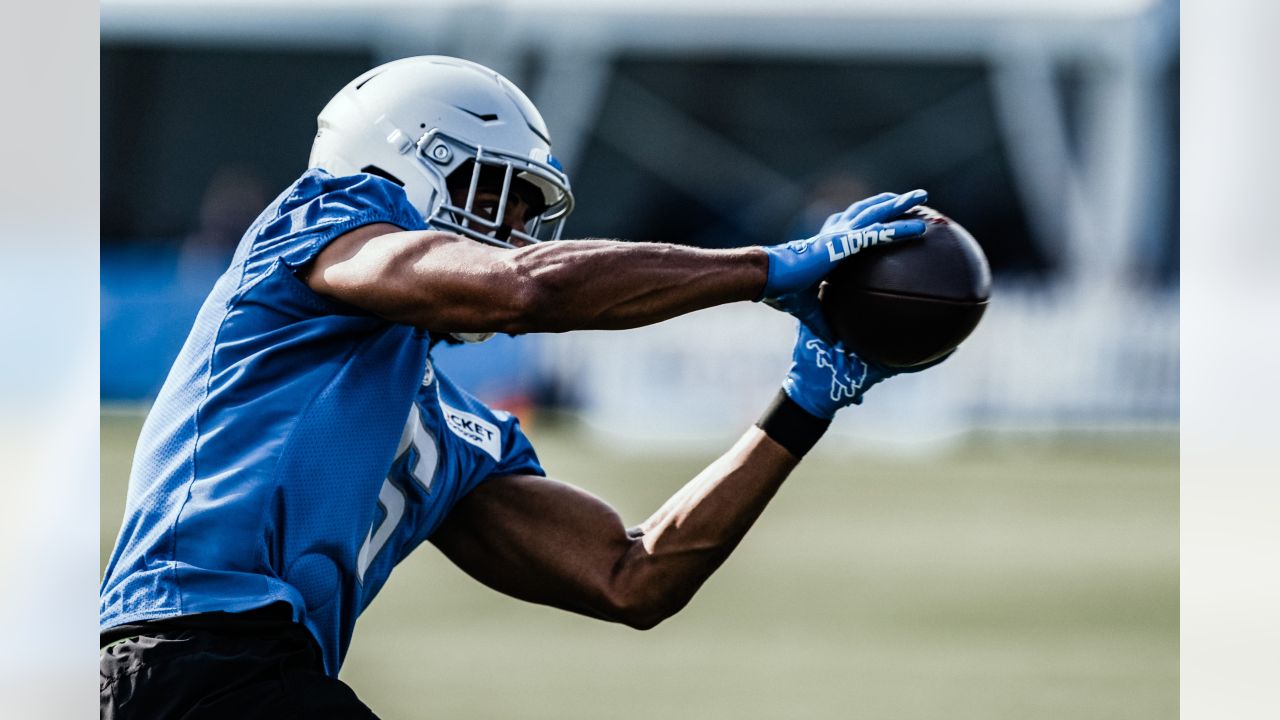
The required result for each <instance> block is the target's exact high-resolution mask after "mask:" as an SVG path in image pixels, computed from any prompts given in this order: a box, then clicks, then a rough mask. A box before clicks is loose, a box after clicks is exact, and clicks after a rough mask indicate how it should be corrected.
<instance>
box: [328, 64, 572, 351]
mask: <svg viewBox="0 0 1280 720" xmlns="http://www.w3.org/2000/svg"><path fill="white" fill-rule="evenodd" d="M318 125H319V129H318V131H317V132H316V137H315V141H314V142H313V143H312V145H311V159H310V161H309V167H318V168H322V169H324V170H326V171H328V172H330V173H332V174H334V175H353V174H355V173H361V172H364V173H372V174H375V175H380V176H382V177H385V178H387V179H389V180H391V181H393V182H395V183H397V184H399V185H402V186H403V187H404V189H405V193H406V194H407V195H408V198H409V202H411V203H413V206H414V207H415V208H417V209H418V211H419V212H420V213H422V217H423V219H424V220H425V221H426V222H427V223H428V224H429V225H431V226H433V227H436V228H438V229H444V230H450V231H452V232H456V233H458V234H461V235H465V236H467V237H470V238H474V239H476V240H479V241H481V242H486V243H490V244H493V245H499V246H503V247H512V245H511V244H510V243H509V242H507V241H508V240H509V239H511V238H513V237H514V238H519V239H520V240H523V241H525V242H538V241H539V240H543V239H546V240H555V239H558V238H559V237H560V233H561V231H562V230H563V228H564V220H565V218H566V217H568V215H569V213H570V212H571V211H572V210H573V193H572V192H571V191H570V189H569V178H568V177H567V176H566V175H565V173H564V169H563V168H562V167H561V166H560V163H559V162H558V161H557V160H556V159H555V157H554V156H552V154H551V139H550V136H549V134H548V133H547V127H546V124H545V123H544V122H543V120H542V115H541V114H539V113H538V110H537V108H535V107H534V106H533V103H532V102H530V101H529V98H528V97H526V96H525V94H524V93H523V92H521V91H520V89H519V88H517V87H516V86H515V85H514V84H512V83H511V82H510V81H509V80H507V79H506V78H504V77H502V76H501V75H499V74H498V73H496V72H494V71H493V70H490V69H489V68H486V67H484V66H483V65H478V64H476V63H473V62H469V61H466V60H459V59H457V58H451V57H445V56H442V55H424V56H420V57H409V58H404V59H402V60H396V61H394V62H389V63H386V64H384V65H379V66H378V67H376V68H373V69H372V70H369V71H368V72H366V73H364V74H363V75H361V76H360V77H357V78H356V79H355V80H352V81H351V82H350V83H348V84H347V86H346V87H344V88H342V90H341V91H339V92H338V94H337V95H335V96H334V97H333V99H332V100H330V101H329V104H328V105H325V107H324V109H323V110H321V111H320V116H319V118H318ZM459 170H461V174H460V175H459V176H458V177H456V178H453V179H452V181H450V175H452V174H453V173H454V172H455V171H459ZM482 174H483V175H485V176H486V178H488V177H500V178H501V181H502V194H501V199H500V200H499V201H498V207H497V211H496V215H495V217H494V218H492V219H490V218H486V217H484V216H482V215H480V214H479V213H477V212H475V200H476V189H477V186H478V184H479V183H480V179H481V176H482ZM517 181H524V182H523V183H520V182H517ZM463 183H465V186H466V187H467V188H468V191H467V197H466V201H465V202H464V203H463V204H462V205H457V204H455V202H454V201H453V200H452V199H451V197H450V193H449V185H450V184H452V185H454V186H455V187H460V186H462V184H463ZM524 183H528V185H525V184H524ZM522 189H524V190H526V195H527V196H528V195H533V196H536V197H532V198H529V199H531V200H532V202H530V203H529V204H530V205H531V206H533V207H534V212H535V213H536V214H535V215H534V216H533V217H530V218H528V219H527V220H526V222H525V230H524V231H520V230H515V229H513V228H512V227H511V224H509V223H506V222H504V217H503V216H504V215H505V213H506V205H507V198H508V195H509V193H511V192H519V191H521V190H522ZM528 190H533V191H534V192H532V193H529V192H527V191H528ZM455 336H456V337H459V338H460V339H464V340H468V341H471V342H476V341H479V340H481V339H488V335H484V336H483V337H482V334H479V333H455Z"/></svg>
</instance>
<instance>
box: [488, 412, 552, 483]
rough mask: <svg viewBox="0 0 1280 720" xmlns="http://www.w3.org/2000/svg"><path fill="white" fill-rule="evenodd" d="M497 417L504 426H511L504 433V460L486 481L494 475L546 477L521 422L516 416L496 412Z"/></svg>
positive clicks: (495, 467)
mask: <svg viewBox="0 0 1280 720" xmlns="http://www.w3.org/2000/svg"><path fill="white" fill-rule="evenodd" d="M495 415H498V417H499V419H500V420H502V421H503V423H504V424H508V423H509V425H508V427H507V428H505V429H504V431H503V433H502V437H503V443H502V459H501V460H500V461H499V462H498V464H497V465H496V466H494V468H493V472H491V473H489V474H488V476H486V479H487V478H488V477H493V476H494V475H539V476H545V475H546V474H547V472H546V471H545V470H543V469H542V463H541V461H539V460H538V454H537V453H536V452H535V451H534V449H533V443H531V442H529V438H528V436H526V435H525V434H524V431H523V430H522V429H521V428H520V421H519V420H518V419H516V417H515V416H514V415H511V414H509V413H505V412H496V413H495Z"/></svg>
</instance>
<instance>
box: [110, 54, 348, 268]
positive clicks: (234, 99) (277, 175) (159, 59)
mask: <svg viewBox="0 0 1280 720" xmlns="http://www.w3.org/2000/svg"><path fill="white" fill-rule="evenodd" d="M101 60H102V110H101V121H102V164H101V168H102V169H101V173H102V237H103V241H104V242H105V243H112V242H116V241H122V240H138V239H151V238H162V237H177V236H181V235H184V234H186V233H188V232H191V231H192V230H193V229H195V225H196V224H197V223H198V222H199V216H200V213H201V207H200V206H201V203H202V200H203V199H204V198H205V197H206V191H207V189H208V188H209V187H210V184H211V183H214V182H216V178H217V177H218V176H219V173H220V172H221V173H222V174H223V175H224V176H225V174H226V173H227V171H228V169H230V170H231V171H233V172H236V173H239V174H240V175H242V176H244V177H248V178H252V179H253V181H254V182H258V183H260V184H261V185H262V186H263V187H264V189H265V192H266V193H267V194H268V199H270V197H274V196H275V195H276V193H278V192H279V191H281V190H283V189H284V188H285V187H287V186H288V185H289V183H291V182H292V181H293V180H294V178H295V177H296V176H297V175H298V174H300V173H301V172H302V171H303V170H304V169H305V168H306V164H307V155H308V153H309V151H310V147H311V138H312V136H313V135H314V134H315V119H316V115H317V114H318V113H319V112H320V109H321V108H322V107H324V104H325V103H326V102H327V101H328V100H329V98H330V97H331V96H332V95H333V94H334V92H336V91H337V90H338V89H339V88H341V87H342V86H343V85H344V84H346V83H347V81H349V80H350V79H351V78H353V77H355V76H356V75H358V74H360V73H361V72H363V71H364V70H366V69H367V68H368V67H369V65H370V64H371V63H372V56H371V54H369V53H363V52H349V51H348V52H343V51H339V52H334V51H331V50H319V49H317V50H288V51H266V50H259V49H244V48H231V47H217V48H214V47H180V46H170V45H146V46H139V45H114V44H104V45H103V46H102V54H101ZM242 229H243V228H242Z"/></svg>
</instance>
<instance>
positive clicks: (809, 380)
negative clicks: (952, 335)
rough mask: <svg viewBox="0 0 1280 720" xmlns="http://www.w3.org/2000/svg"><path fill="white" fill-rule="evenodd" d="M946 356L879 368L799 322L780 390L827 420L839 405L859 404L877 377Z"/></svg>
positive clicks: (808, 411) (891, 375) (925, 366)
mask: <svg viewBox="0 0 1280 720" xmlns="http://www.w3.org/2000/svg"><path fill="white" fill-rule="evenodd" d="M953 352H954V351H953ZM949 357H951V353H948V354H947V355H944V356H942V357H941V358H938V359H937V360H934V361H932V362H929V363H926V364H924V365H921V366H919V367H912V368H902V369H899V368H888V367H883V366H881V365H877V364H875V363H869V362H864V361H863V360H862V359H861V358H859V357H858V356H857V355H854V354H853V353H851V352H849V351H848V350H846V349H845V347H844V343H841V342H836V343H834V344H832V343H829V342H827V341H826V340H823V339H822V338H820V337H818V336H817V335H816V334H814V331H813V330H811V329H809V327H807V326H805V325H804V324H803V323H801V324H800V332H799V335H798V337H797V338H796V345H795V348H794V349H793V350H792V351H791V369H790V371H788V372H787V378H786V379H785V380H783V381H782V390H783V392H785V393H786V394H787V397H789V398H791V400H792V401H793V402H795V404H797V405H799V406H800V407H802V408H804V410H805V412H807V413H809V414H810V415H813V416H814V417H818V418H822V419H823V420H830V419H831V418H833V417H835V414H836V411H837V410H839V409H840V408H842V407H847V406H849V405H860V404H862V395H863V393H865V392H866V391H867V390H869V389H871V386H872V385H875V384H876V383H878V382H880V381H881V380H884V379H886V378H890V377H893V376H894V375H897V374H899V373H913V372H919V371H921V370H926V369H928V368H931V367H933V366H934V365H937V364H938V363H940V362H942V361H943V360H946V359H947V358H949Z"/></svg>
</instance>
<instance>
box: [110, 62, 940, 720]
mask: <svg viewBox="0 0 1280 720" xmlns="http://www.w3.org/2000/svg"><path fill="white" fill-rule="evenodd" d="M924 199H925V194H924V193H923V192H922V191H915V192H912V193H908V194H904V195H898V194H892V193H885V194H882V195H878V196H876V197H873V198H868V199H866V200H863V201H860V202H858V203H855V204H854V205H852V206H851V207H850V208H849V209H848V210H847V211H845V212H842V213H839V214H837V215H833V216H832V217H831V218H830V219H829V220H828V222H827V224H826V226H825V227H824V228H823V230H822V232H821V233H820V234H819V235H818V236H816V237H814V238H810V239H808V240H804V241H797V242H792V243H787V244H784V245H777V246H770V247H749V248H743V249H735V250H702V249H694V248H688V247H681V246H677V245H669V244H660V243H631V242H618V241H610V240H579V241H573V242H539V241H540V240H555V239H557V238H559V237H560V233H561V229H562V227H563V223H564V220H565V218H566V217H567V216H568V215H569V213H570V211H571V210H572V209H573V195H572V193H571V192H570V188H569V181H568V178H567V177H566V175H565V173H564V170H563V169H562V168H561V167H560V164H559V163H558V162H557V161H556V159H555V157H554V156H552V154H551V147H550V140H549V137H548V133H547V128H546V127H545V125H544V124H543V121H542V118H541V116H540V115H539V113H538V111H537V110H536V109H535V108H534V106H533V104H532V103H531V102H530V101H529V100H528V98H526V97H525V95H524V94H523V93H521V91H520V90H519V89H517V88H516V87H515V86H514V85H512V84H511V83H510V82H508V81H507V80H506V79H504V78H503V77H502V76H500V75H498V74H497V73H495V72H493V71H491V70H489V69H487V68H484V67H482V66H479V65H476V64H474V63H470V62H466V61H463V60H457V59H453V58H447V57H438V56H429V57H414V58H407V59H403V60H399V61H396V62H392V63H388V64H386V65H383V66H380V67H377V68H374V69H373V70H370V71H368V72H366V73H365V74H363V75H361V76H360V77H358V78H356V79H355V80H353V81H352V82H351V83H350V84H348V85H347V86H346V87H345V88H343V89H342V90H341V92H339V93H338V94H337V95H336V96H335V97H334V98H333V99H332V100H331V101H330V102H329V104H328V105H327V106H326V107H325V108H324V110H323V111H322V112H321V113H320V116H319V131H318V133H317V134H316V137H315V142H314V145H313V148H312V153H311V160H310V169H308V170H307V171H306V172H305V173H304V174H303V175H302V176H301V177H300V178H299V179H298V180H297V182H295V183H294V184H293V185H292V186H290V187H289V188H288V189H286V190H285V191H284V192H282V193H281V194H280V195H279V197H277V198H276V199H275V200H274V201H273V202H272V203H271V204H270V205H269V206H268V207H267V208H266V209H265V210H264V211H263V213H262V214H261V215H260V216H259V217H258V219H257V220H256V221H255V222H254V223H253V225H252V226H251V227H250V228H249V229H248V231H247V232H246V233H245V235H244V238H243V239H242V240H241V242H240V245H239V247H238V249H237V250H236V253H235V256H234V258H233V260H232V262H231V265H230V267H229V268H228V269H227V271H226V272H225V273H224V274H223V275H222V276H221V278H220V279H219V280H218V282H217V284H216V285H215V287H214V288H213V290H212V292H211V293H210V294H209V297H208V299H207V300H206V301H205V303H204V305H203V307H202V308H201V309H200V312H199V314H198V316H197V318H196V320H195V324H194V327H193V328H192V330H191V333H190V335H189V337H188V338H187V341H186V343H185V345H184V346H183V348H182V351H181V353H180V354H179V356H178V358H177V360H176V361H175V362H174V364H173V367H172V369H171V371H170V373H169V376H168V378H167V380H166V382H165V384H164V387H163V388H162V390H161V391H160V394H159V396H158V397H157V399H156V401H155V404H154V406H153V407H152V409H151V412H150V414H149V415H148V416H147V419H146V422H145V424H144V425H143V429H142V434H141V437H140V438H139V440H138V445H137V450H136V454H135V456H134V461H133V468H132V472H131V476H130V479H129V492H128V499H127V503H126V507H125V518H124V523H123V525H122V527H121V529H120V534H119V537H118V538H117V541H116V545H115V549H114V551H113V553H112V556H111V559H110V562H109V564H108V566H107V569H106V573H105V577H104V578H103V581H102V585H101V590H100V623H101V645H102V648H103V649H102V652H101V672H102V685H101V691H102V696H101V700H102V716H103V717H104V718H146V719H148V720H151V719H154V718H162V717H183V718H206V717H207V718H227V717H235V718H240V719H242V720H244V719H246V718H257V717H263V718H277V717H304V716H305V717H310V716H315V717H325V718H371V717H374V715H373V713H372V712H371V711H370V710H369V709H368V708H367V707H366V706H365V705H364V704H363V703H362V702H361V701H360V700H359V699H357V698H356V696H355V694H354V693H353V692H352V691H351V689H350V688H349V687H347V686H346V685H345V684H343V683H342V682H341V681H339V680H338V679H337V675H338V670H339V668H340V667H341V665H342V660H343V656H344V654H345V653H346V651H347V648H348V645H349V643H350V640H351V634H352V630H353V628H354V626H355V622H356V618H357V617H358V616H359V615H360V613H361V611H363V610H364V608H365V607H367V606H368V604H369V602H370V601H371V600H372V599H373V597H374V596H375V595H376V594H377V593H378V591H379V589H380V588H381V587H382V586H383V583H385V582H386V580H387V577H388V575H389V574H390V572H391V570H392V568H394V567H395V565H396V564H397V563H398V562H400V561H401V560H402V559H404V557H405V556H406V555H408V554H409V552H411V551H412V550H413V549H414V548H415V547H417V546H418V545H420V544H421V543H422V542H423V541H424V540H430V541H431V542H432V543H433V544H434V545H435V546H436V547H437V548H439V550H440V551H441V552H443V553H444V554H445V555H446V556H448V557H449V558H450V559H451V560H452V561H453V562H455V563H456V564H458V565H459V566H460V567H461V568H462V569H463V570H465V571H466V572H467V573H469V574H471V575H472V576H473V577H475V578H476V579H478V580H479V581H481V582H483V583H485V584H487V585H489V586H491V587H493V588H495V589H497V590H499V591H501V592H504V593H507V594H509V595H512V596H514V597H517V598H521V599H524V600H527V601H530V602H536V603H543V604H546V605H551V606H554V607H558V608H563V609H565V610H569V611H572V612H576V613H581V614H583V615H587V616H590V617H595V618H599V619H602V620H608V621H612V622H618V623H625V624H626V625H629V626H631V627H635V628H640V629H644V628H650V627H653V626H654V625H656V624H657V623H659V622H661V621H662V620H663V619H664V618H666V617H668V616H670V615H671V614H672V613H675V612H676V611H678V610H680V608H682V607H684V605H685V604H686V603H688V602H689V600H690V598H691V597H692V596H693V594H694V593H695V592H696V591H697V589H698V587H699V586H700V585H702V583H703V582H704V581H705V580H706V579H707V577H708V576H709V575H710V574H711V573H712V572H714V571H715V569H716V568H717V567H718V566H719V565H720V564H721V563H722V562H723V561H724V560H725V558H726V557H727V556H728V555H729V553H730V552H731V551H732V550H733V548H734V546H735V545H736V544H737V543H738V541H739V540H740V539H741V538H742V537H743V534H744V533H746V531H747V529H748V528H749V527H750V526H751V524H752V523H753V522H754V520H755V519H756V517H757V516H758V515H759V514H760V512H761V511H762V510H763V509H764V507H765V505H766V504H767V503H768V502H769V500H770V498H771V497H772V496H773V494H774V493H775V492H776V491H777V489H778V487H779V486H780V485H781V483H782V482H783V480H784V479H785V478H786V477H787V474H788V473H789V472H790V471H791V469H792V468H794V467H795V466H796V463H797V462H798V461H799V460H800V458H801V457H802V456H803V455H804V454H805V452H806V451H807V450H808V449H809V448H810V447H811V446H812V445H813V444H814V443H815V442H816V441H817V439H818V438H819V437H820V436H821V435H822V433H823V431H824V430H825V428H826V427H827V425H828V423H829V422H830V420H831V417H832V416H833V415H834V414H835V412H836V410H837V409H839V408H840V407H842V406H844V405H847V404H850V403H856V402H859V401H860V399H861V397H862V393H864V392H865V391H866V390H867V388H869V387H870V386H871V385H872V384H874V383H875V382H878V381H879V380H881V379H883V378H885V377H887V376H888V375H889V374H890V373H889V371H887V370H885V369H882V368H878V367H872V366H869V365H867V364H866V363H863V362H862V361H861V360H859V359H858V358H857V357H856V356H854V355H851V354H849V353H847V352H845V351H844V349H843V348H842V347H840V346H839V345H838V344H837V345H832V344H831V343H829V342H828V340H827V337H829V336H828V335H827V333H826V331H825V328H824V327H823V325H822V322H821V316H820V314H819V313H818V312H817V298H816V286H817V283H818V282H819V281H820V280H821V279H822V278H823V277H824V276H825V275H826V274H827V273H828V272H829V271H830V269H831V268H832V267H833V265H834V263H835V262H837V261H838V259H839V258H838V256H839V255H840V254H839V253H835V252H833V251H831V249H830V247H829V246H828V244H827V242H828V240H830V239H833V238H834V239H838V240H846V241H847V240H848V236H849V234H851V233H855V234H858V237H859V238H864V237H865V238H875V239H876V240H877V241H883V242H887V241H894V240H898V239H902V238H909V237H913V236H917V235H919V234H921V233H922V232H923V231H924V225H923V223H922V222H921V221H919V220H894V218H895V217H898V216H899V215H901V214H902V213H903V212H904V211H906V210H907V209H909V208H910V207H913V206H915V205H918V204H920V203H921V202H923V201H924ZM870 244H871V243H864V242H859V243H853V245H854V246H855V247H859V248H861V247H865V246H867V245H870ZM864 251H865V250H864ZM751 300H763V301H766V302H768V303H769V304H771V305H773V306H775V307H778V308H781V309H783V310H785V311H787V312H791V313H793V314H795V315H796V316H797V317H798V318H800V321H801V322H800V336H799V338H798V340H797V343H796V345H795V348H794V351H793V360H794V363H793V365H792V368H791V370H790V373H789V375H788V376H787V378H786V379H785V381H784V383H783V387H782V390H781V391H780V393H779V394H778V396H777V398H776V399H775V401H774V402H773V404H772V405H771V406H770V407H769V408H768V409H767V410H766V411H765V412H764V414H763V416H762V418H761V420H760V421H759V423H758V424H757V425H756V426H753V427H751V428H748V429H747V431H746V432H745V433H744V434H743V436H742V438H741V439H740V440H739V441H738V442H737V443H736V444H735V445H734V446H733V447H731V448H730V449H729V450H728V451H727V452H726V453H725V454H724V455H723V456H721V457H720V458H719V459H717V460H716V461H714V462H713V463H711V464H710V465H709V466H708V467H707V468H706V469H705V470H704V471H702V473H700V474H699V475H698V476H697V477H695V478H693V480H691V481H689V482H688V484H686V485H685V486H684V487H683V488H682V489H680V490H679V491H677V492H676V493H675V494H674V495H673V496H672V497H671V499H670V500H668V501H667V502H666V503H665V504H664V505H663V506H662V507H661V508H659V509H658V510H657V512H655V513H654V514H653V515H652V516H651V517H650V518H649V519H648V520H646V521H644V522H643V523H641V524H640V525H639V526H638V527H634V528H630V529H628V528H627V527H626V526H625V525H624V524H623V522H622V521H621V519H620V518H619V517H618V515H617V513H616V512H615V511H614V510H613V509H612V508H610V506H609V505H607V504H606V503H604V502H603V501H601V500H599V499H597V498H596V497H594V496H592V495H591V494H589V493H587V492H584V491H582V490H580V489H578V488H575V487H572V486H570V485H566V484H564V483H560V482H556V481H555V480H551V479H549V478H547V477H546V474H545V472H544V471H543V468H542V465H541V464H540V462H539V460H538V457H537V455H536V454H535V452H534V449H533V447H532V446H531V445H530V443H529V441H528V439H527V438H526V437H525V435H524V433H523V432H521V429H520V424H519V422H518V421H517V420H516V418H514V417H512V416H511V415H509V414H507V413H505V412H501V411H497V410H493V409H490V408H488V407H486V406H485V405H484V404H483V403H481V402H479V401H478V400H476V399H475V398H474V397H472V396H471V395H469V394H468V393H467V392H466V391H465V390H464V389H462V388H460V387H458V386H457V385H455V384H454V383H453V382H452V381H450V379H449V378H448V377H446V376H445V375H444V374H443V373H441V372H439V371H438V370H437V369H435V367H434V366H433V364H432V360H431V352H432V348H433V347H435V346H436V345H437V344H438V343H440V342H444V341H450V340H456V341H465V342H477V341H482V340H484V339H486V338H488V337H490V336H491V335H492V334H494V333H531V332H559V331H565V330H576V329H588V328H590V329H609V330H618V329H623V328H630V327H637V326H641V325H646V324H649V323H655V322H659V321H661V320H665V319H668V318H671V317H675V316H677V315H680V314H683V313H688V312H692V311H695V310H698V309H701V308H706V307H710V306H713V305H718V304H721V303H729V302H737V301H751Z"/></svg>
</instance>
